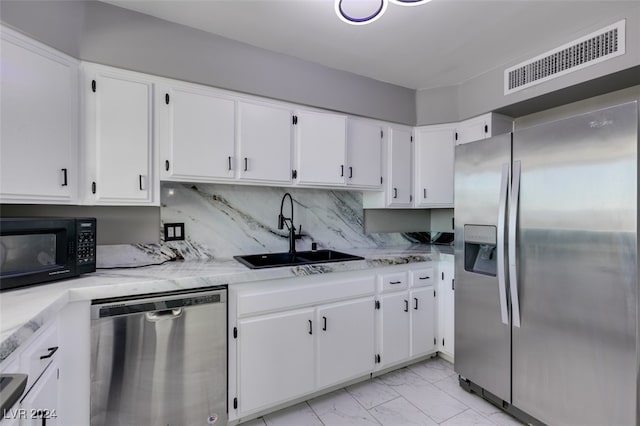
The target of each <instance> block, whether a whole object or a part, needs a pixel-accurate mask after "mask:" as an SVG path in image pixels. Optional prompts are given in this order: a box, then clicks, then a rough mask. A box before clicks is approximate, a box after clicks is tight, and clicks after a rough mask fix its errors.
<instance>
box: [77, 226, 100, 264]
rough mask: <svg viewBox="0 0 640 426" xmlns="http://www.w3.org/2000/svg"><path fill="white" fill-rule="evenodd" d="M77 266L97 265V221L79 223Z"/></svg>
mask: <svg viewBox="0 0 640 426" xmlns="http://www.w3.org/2000/svg"><path fill="white" fill-rule="evenodd" d="M76 232H77V236H78V243H77V244H78V246H77V262H78V263H77V264H78V266H82V265H86V264H95V263H96V222H95V219H93V220H91V219H89V220H85V219H78V221H77V229H76Z"/></svg>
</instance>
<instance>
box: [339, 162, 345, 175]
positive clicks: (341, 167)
mask: <svg viewBox="0 0 640 426" xmlns="http://www.w3.org/2000/svg"><path fill="white" fill-rule="evenodd" d="M340 177H344V164H341V165H340Z"/></svg>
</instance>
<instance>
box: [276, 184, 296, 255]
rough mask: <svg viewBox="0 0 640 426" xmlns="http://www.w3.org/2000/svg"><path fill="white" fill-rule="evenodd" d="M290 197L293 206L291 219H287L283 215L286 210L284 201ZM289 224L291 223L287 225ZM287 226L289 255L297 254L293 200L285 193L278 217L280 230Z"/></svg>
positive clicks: (290, 203)
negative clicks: (284, 209)
mask: <svg viewBox="0 0 640 426" xmlns="http://www.w3.org/2000/svg"><path fill="white" fill-rule="evenodd" d="M287 197H289V205H290V206H291V217H290V218H289V217H285V216H284V215H283V214H282V210H283V208H284V200H285V198H287ZM287 222H289V223H288V224H287ZM285 225H286V226H287V228H288V229H289V254H295V253H296V227H295V226H294V225H293V198H292V197H291V194H289V193H288V192H285V194H284V195H283V196H282V200H281V201H280V214H279V215H278V229H284V227H285Z"/></svg>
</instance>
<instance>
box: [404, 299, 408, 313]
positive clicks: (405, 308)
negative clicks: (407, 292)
mask: <svg viewBox="0 0 640 426" xmlns="http://www.w3.org/2000/svg"><path fill="white" fill-rule="evenodd" d="M404 311H405V312H409V301H408V300H405V301H404Z"/></svg>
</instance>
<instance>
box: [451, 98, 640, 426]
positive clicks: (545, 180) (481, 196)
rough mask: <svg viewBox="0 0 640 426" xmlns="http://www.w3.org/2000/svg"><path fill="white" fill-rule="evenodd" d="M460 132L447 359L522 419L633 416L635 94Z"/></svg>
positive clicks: (587, 420)
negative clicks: (508, 127)
mask: <svg viewBox="0 0 640 426" xmlns="http://www.w3.org/2000/svg"><path fill="white" fill-rule="evenodd" d="M558 115H559V116H561V117H562V118H558V119H550V120H549V121H547V122H545V123H540V124H537V125H533V126H531V127H528V128H524V129H522V130H517V131H515V132H514V133H510V134H505V135H501V136H497V137H493V138H490V139H486V140H482V141H478V142H473V143H469V144H464V145H459V146H457V147H456V157H455V161H456V166H455V268H456V269H455V273H456V293H455V348H456V354H455V370H456V372H457V373H458V374H459V375H460V384H461V386H463V387H464V388H466V389H467V390H472V391H474V392H476V393H478V394H480V395H481V396H483V397H485V399H488V400H490V401H492V402H493V403H495V404H497V405H499V406H501V407H503V408H504V409H505V410H506V411H508V412H511V413H514V414H515V415H517V416H519V417H520V418H521V419H523V420H524V421H525V422H527V423H531V424H540V423H542V424H548V425H553V426H562V425H580V426H585V425H597V426H602V425H616V426H632V425H638V424H640V414H639V412H640V411H639V410H640V407H639V405H640V404H639V403H638V400H639V398H640V393H639V386H640V381H639V365H640V364H639V359H640V358H639V355H638V354H639V352H640V350H639V347H640V339H639V337H638V333H639V331H638V314H639V312H638V305H639V295H638V260H637V254H638V253H637V249H638V247H637V218H638V215H637V202H638V185H637V183H638V170H637V165H638V121H639V119H638V102H637V100H636V101H627V102H624V103H621V104H616V105H613V106H607V107H606V108H602V109H597V108H595V109H592V110H591V111H590V112H580V113H576V114H575V115H572V114H567V112H566V110H564V111H562V113H561V114H560V113H559V114H558Z"/></svg>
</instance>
